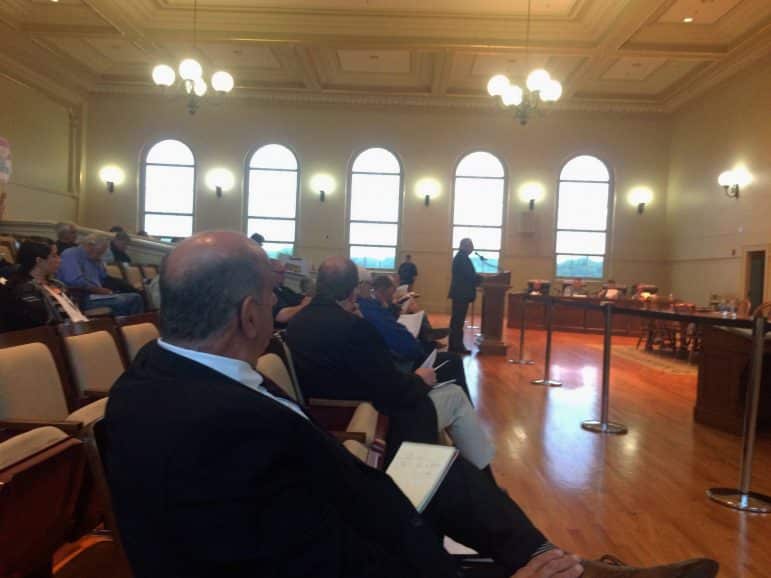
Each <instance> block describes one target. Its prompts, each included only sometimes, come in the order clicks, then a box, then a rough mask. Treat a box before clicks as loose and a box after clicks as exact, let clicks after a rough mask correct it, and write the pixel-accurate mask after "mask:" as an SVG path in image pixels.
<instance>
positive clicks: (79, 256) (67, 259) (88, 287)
mask: <svg viewBox="0 0 771 578" xmlns="http://www.w3.org/2000/svg"><path fill="white" fill-rule="evenodd" d="M106 250H107V239H105V238H104V237H99V236H97V235H89V236H88V237H86V238H85V239H83V242H82V243H81V244H80V245H79V246H77V247H71V248H69V249H66V250H65V251H64V253H63V254H62V255H61V260H62V262H61V265H60V266H59V272H58V273H57V277H59V279H60V280H61V281H62V283H64V284H65V285H67V287H69V288H70V289H75V290H79V291H80V292H82V294H83V297H82V298H81V300H80V307H81V309H83V310H87V309H93V308H95V307H108V308H109V309H111V310H112V313H113V314H114V315H134V314H137V313H142V312H143V311H144V302H143V301H142V296H141V295H139V294H138V293H114V292H113V290H112V289H108V288H107V286H106V284H107V283H109V282H110V280H109V279H108V278H107V272H106V271H105V268H104V263H103V262H102V255H104V252H105V251H106Z"/></svg>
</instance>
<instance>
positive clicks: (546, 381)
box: [530, 295, 562, 387]
mask: <svg viewBox="0 0 771 578" xmlns="http://www.w3.org/2000/svg"><path fill="white" fill-rule="evenodd" d="M551 310H552V298H551V297H549V296H548V295H547V296H546V353H545V354H544V360H543V363H544V367H543V379H533V380H532V381H530V383H532V384H533V385H549V386H551V387H561V386H562V382H561V381H556V380H554V379H551V375H550V373H551V317H552V314H551Z"/></svg>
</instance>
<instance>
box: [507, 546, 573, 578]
mask: <svg viewBox="0 0 771 578" xmlns="http://www.w3.org/2000/svg"><path fill="white" fill-rule="evenodd" d="M583 573H584V567H583V566H582V565H581V562H580V558H578V557H577V556H574V555H572V554H566V553H565V552H563V551H562V550H556V549H555V550H548V551H547V552H544V553H543V554H539V555H538V556H536V557H535V558H533V559H531V560H530V562H528V563H527V565H525V566H523V567H522V568H520V569H519V570H517V573H516V574H514V576H512V578H578V577H579V576H581V574H583Z"/></svg>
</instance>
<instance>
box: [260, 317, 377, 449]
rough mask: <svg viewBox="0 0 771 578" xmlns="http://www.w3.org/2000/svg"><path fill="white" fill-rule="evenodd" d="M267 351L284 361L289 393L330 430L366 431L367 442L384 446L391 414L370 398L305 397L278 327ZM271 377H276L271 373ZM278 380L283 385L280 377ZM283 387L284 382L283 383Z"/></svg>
mask: <svg viewBox="0 0 771 578" xmlns="http://www.w3.org/2000/svg"><path fill="white" fill-rule="evenodd" d="M266 353H272V354H274V355H276V356H277V357H278V358H279V359H280V360H281V361H282V363H283V366H284V371H285V372H286V377H283V376H281V377H280V378H283V379H286V380H287V381H286V384H287V388H288V389H291V390H292V392H294V393H291V392H289V391H288V390H287V392H288V393H289V395H290V396H292V397H293V398H294V399H295V400H297V401H298V403H300V404H301V405H304V406H305V407H306V409H307V411H308V412H309V413H310V414H311V415H312V416H313V418H314V419H315V420H316V421H318V422H319V423H321V424H322V425H323V426H324V427H325V428H326V429H327V430H329V431H346V432H349V433H351V432H362V433H364V441H365V443H366V444H367V445H368V446H370V447H373V448H375V449H377V450H380V451H382V450H383V449H384V448H385V441H384V440H385V438H386V433H387V431H388V418H387V417H386V416H384V415H381V414H379V413H378V412H377V410H375V408H374V407H372V405H371V404H370V403H368V402H365V401H361V400H341V399H318V398H311V399H306V398H305V396H303V393H302V388H301V387H300V383H299V381H298V379H297V372H296V371H295V369H294V363H293V361H292V352H291V351H290V350H289V347H288V346H287V344H286V341H285V340H284V336H283V332H282V331H277V332H276V333H274V334H273V337H272V338H271V340H270V343H269V344H268V348H267V350H266ZM266 375H268V377H270V378H271V379H273V377H271V376H270V375H269V374H266ZM273 381H276V383H277V384H279V385H281V384H280V383H279V382H278V381H277V380H275V379H273ZM282 387H284V386H282Z"/></svg>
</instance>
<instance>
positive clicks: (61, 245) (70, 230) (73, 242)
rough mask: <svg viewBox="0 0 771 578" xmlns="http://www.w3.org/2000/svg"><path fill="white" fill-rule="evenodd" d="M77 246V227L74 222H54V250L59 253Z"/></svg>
mask: <svg viewBox="0 0 771 578" xmlns="http://www.w3.org/2000/svg"><path fill="white" fill-rule="evenodd" d="M77 246H78V229H77V228H76V227H75V225H74V224H72V223H68V222H66V221H62V222H60V223H56V250H57V252H58V253H59V255H61V254H62V253H64V252H65V251H66V250H67V249H71V248H72V247H77Z"/></svg>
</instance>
